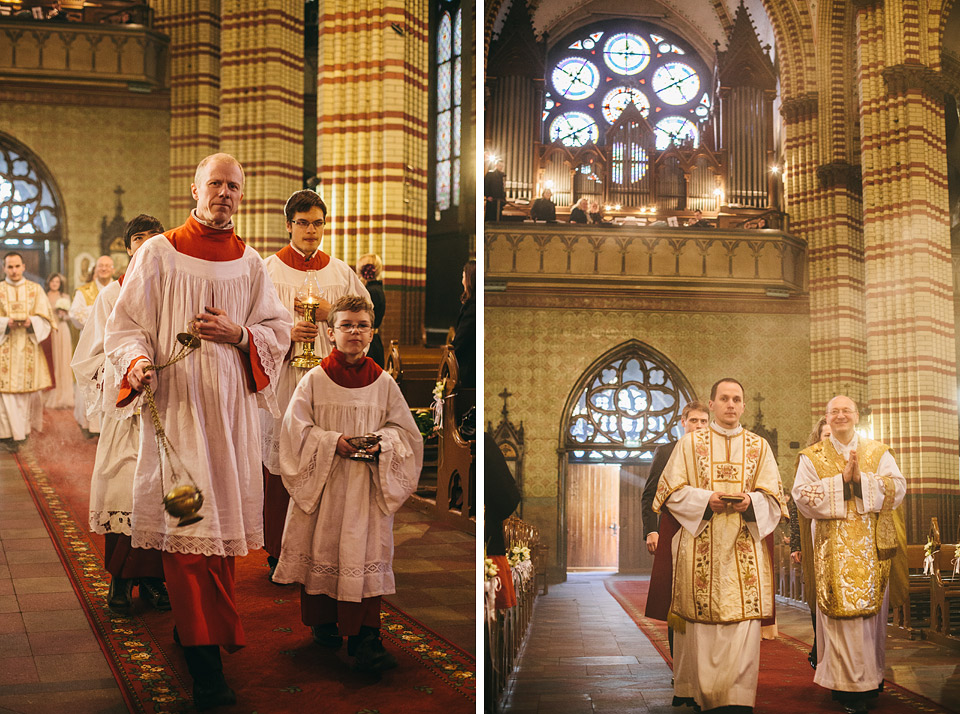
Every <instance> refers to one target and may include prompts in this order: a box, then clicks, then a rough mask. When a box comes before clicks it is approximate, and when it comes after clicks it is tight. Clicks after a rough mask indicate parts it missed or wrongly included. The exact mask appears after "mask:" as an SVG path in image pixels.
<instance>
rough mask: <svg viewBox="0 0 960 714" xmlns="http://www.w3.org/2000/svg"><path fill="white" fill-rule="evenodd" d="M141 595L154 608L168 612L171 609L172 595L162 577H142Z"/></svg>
mask: <svg viewBox="0 0 960 714" xmlns="http://www.w3.org/2000/svg"><path fill="white" fill-rule="evenodd" d="M140 597H141V598H143V599H144V600H146V601H147V602H148V603H150V606H151V607H152V608H153V609H154V610H159V611H160V612H166V611H167V610H169V609H170V595H169V594H168V593H167V586H166V585H164V584H163V581H162V580H161V579H160V578H140Z"/></svg>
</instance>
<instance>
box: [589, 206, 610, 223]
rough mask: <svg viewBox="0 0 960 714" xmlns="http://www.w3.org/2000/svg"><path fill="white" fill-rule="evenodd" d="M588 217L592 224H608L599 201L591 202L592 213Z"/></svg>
mask: <svg viewBox="0 0 960 714" xmlns="http://www.w3.org/2000/svg"><path fill="white" fill-rule="evenodd" d="M587 217H588V218H589V219H590V223H606V221H605V220H603V212H602V211H601V210H600V203H599V202H597V201H590V212H589V213H588V214H587Z"/></svg>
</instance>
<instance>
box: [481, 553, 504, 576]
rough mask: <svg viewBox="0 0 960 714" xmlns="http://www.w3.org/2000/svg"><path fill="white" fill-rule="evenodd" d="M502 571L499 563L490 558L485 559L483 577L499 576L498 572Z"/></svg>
mask: <svg viewBox="0 0 960 714" xmlns="http://www.w3.org/2000/svg"><path fill="white" fill-rule="evenodd" d="M499 572H500V568H498V567H497V564H496V563H494V562H493V561H492V560H491V559H490V558H484V559H483V579H484V580H490V579H491V578H495V577H497V573H499Z"/></svg>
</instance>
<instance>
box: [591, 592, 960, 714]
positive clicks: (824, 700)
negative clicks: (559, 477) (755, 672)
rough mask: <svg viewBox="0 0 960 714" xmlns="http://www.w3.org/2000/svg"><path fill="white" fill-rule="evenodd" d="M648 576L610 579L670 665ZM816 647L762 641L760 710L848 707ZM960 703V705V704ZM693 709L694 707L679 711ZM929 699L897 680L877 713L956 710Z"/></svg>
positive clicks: (784, 639) (770, 713) (789, 713)
mask: <svg viewBox="0 0 960 714" xmlns="http://www.w3.org/2000/svg"><path fill="white" fill-rule="evenodd" d="M649 584H650V583H649V581H648V580H607V581H606V586H607V590H609V591H610V594H611V595H613V597H614V598H615V599H616V601H617V602H619V603H620V606H621V607H623V609H624V610H625V611H626V613H627V614H628V615H630V618H631V619H632V620H633V621H634V622H635V623H637V626H638V627H639V628H640V630H641V631H642V632H643V634H645V635H646V636H647V637H648V638H650V641H651V642H652V643H653V645H654V647H656V648H657V651H658V652H660V654H661V656H662V657H663V659H664V660H665V661H666V662H667V664H668V665H670V667H671V668H672V667H673V659H672V658H671V657H670V647H669V644H668V643H667V623H665V622H661V621H660V620H651V619H649V618H647V617H645V616H644V614H643V611H644V608H645V606H646V602H647V588H648V586H649ZM809 651H810V646H809V645H806V644H804V643H803V642H801V641H800V640H797V639H794V638H793V637H790V636H788V635H783V634H781V635H780V636H779V637H778V638H777V639H775V640H764V641H763V642H762V643H761V644H760V677H759V681H758V682H757V703H756V706H755V707H754V714H811V713H813V712H825V713H833V714H840V713H841V712H843V709H842V708H841V707H840V705H839V704H837V703H836V702H833V701H831V699H830V692H829V691H828V690H826V689H824V688H823V687H819V686H817V685H816V684H814V683H813V670H812V669H811V668H810V664H809V662H807V653H808V652H809ZM958 704H960V703H958ZM675 711H677V712H689V711H691V710H690V709H676V710H675ZM956 711H960V709H947V708H945V707H942V706H940V705H939V704H937V703H936V702H933V701H931V700H929V699H927V698H926V697H923V696H921V695H919V694H915V693H913V692H911V691H909V690H907V689H904V688H903V687H900V686H898V685H896V684H893V683H891V682H887V683H886V684H885V685H884V691H883V692H882V693H881V694H880V697H879V699H878V700H877V701H876V704H875V706H873V707H872V708H871V709H870V712H871V714H909V713H911V712H956Z"/></svg>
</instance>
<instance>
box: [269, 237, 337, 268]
mask: <svg viewBox="0 0 960 714" xmlns="http://www.w3.org/2000/svg"><path fill="white" fill-rule="evenodd" d="M277 257H278V258H279V259H280V260H281V261H282V262H283V264H284V265H286V266H289V267H291V268H293V269H294V270H304V271H306V270H321V269H322V268H326V267H327V265H328V264H329V263H330V256H329V255H327V254H326V253H324V252H323V251H322V250H320V249H319V248H318V249H317V250H315V251H313V255H311V256H310V260H307V259H306V258H304V257H303V255H301V254H300V251H298V250H297V249H296V248H294V247H293V246H292V245H290V244H289V243H288V244H287V245H285V246H284V247H283V248H281V249H280V250H278V251H277Z"/></svg>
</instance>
